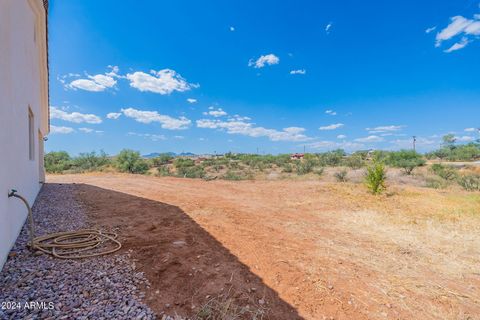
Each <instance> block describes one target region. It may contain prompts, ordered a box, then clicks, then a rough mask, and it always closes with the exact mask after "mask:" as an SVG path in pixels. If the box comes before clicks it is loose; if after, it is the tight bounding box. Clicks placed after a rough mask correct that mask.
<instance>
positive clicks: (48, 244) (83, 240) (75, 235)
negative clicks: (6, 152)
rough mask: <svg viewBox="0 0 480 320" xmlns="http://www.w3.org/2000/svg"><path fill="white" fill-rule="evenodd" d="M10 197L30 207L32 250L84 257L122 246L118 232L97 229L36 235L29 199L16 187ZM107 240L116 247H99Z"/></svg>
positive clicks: (55, 255)
mask: <svg viewBox="0 0 480 320" xmlns="http://www.w3.org/2000/svg"><path fill="white" fill-rule="evenodd" d="M8 197H9V198H10V197H15V198H18V199H20V200H22V202H23V203H24V204H25V206H26V207H27V209H28V224H29V230H30V232H29V233H30V242H29V247H30V250H32V251H35V250H39V251H42V252H44V253H46V254H50V255H52V256H54V257H56V258H59V259H82V258H88V257H96V256H101V255H105V254H109V253H113V252H115V251H118V250H120V248H121V247H122V244H121V243H120V242H119V241H118V240H117V237H118V235H117V234H116V233H112V232H102V231H101V230H97V229H82V230H76V231H66V232H57V233H51V234H47V235H44V236H40V237H35V223H34V220H33V214H32V208H31V207H30V205H29V204H28V201H27V200H26V199H25V198H24V197H23V196H21V195H19V194H17V190H15V189H12V190H11V191H10V192H9V193H8ZM107 242H111V243H113V244H114V247H113V248H111V249H107V250H102V249H101V248H98V247H99V246H100V245H102V244H104V243H107ZM97 248H98V249H97Z"/></svg>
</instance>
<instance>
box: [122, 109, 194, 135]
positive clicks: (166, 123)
mask: <svg viewBox="0 0 480 320" xmlns="http://www.w3.org/2000/svg"><path fill="white" fill-rule="evenodd" d="M121 111H122V112H123V114H124V115H125V116H126V117H129V118H132V119H135V121H137V122H141V123H151V122H158V123H160V125H161V127H162V128H163V129H169V130H181V129H187V128H188V127H189V126H190V124H191V121H190V120H189V119H187V118H185V117H179V118H172V117H170V116H167V115H163V114H159V113H158V112H157V111H143V110H137V109H134V108H127V109H122V110H121Z"/></svg>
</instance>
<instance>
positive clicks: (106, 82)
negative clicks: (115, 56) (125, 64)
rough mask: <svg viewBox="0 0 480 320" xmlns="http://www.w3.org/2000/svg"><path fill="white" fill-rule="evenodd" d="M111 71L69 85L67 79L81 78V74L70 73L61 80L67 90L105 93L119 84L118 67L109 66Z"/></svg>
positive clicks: (77, 80)
mask: <svg viewBox="0 0 480 320" xmlns="http://www.w3.org/2000/svg"><path fill="white" fill-rule="evenodd" d="M109 67H110V68H111V70H110V71H109V72H106V73H104V74H96V75H88V74H87V78H83V79H82V78H80V79H75V80H73V81H70V82H68V83H67V79H68V78H71V77H80V75H79V74H75V73H69V74H67V75H65V76H62V77H60V78H59V80H60V82H62V83H63V85H64V87H65V88H67V89H73V90H77V89H81V90H85V91H92V92H100V91H105V90H106V89H109V88H113V87H115V85H116V84H117V80H115V78H117V77H119V76H118V70H119V69H118V67H117V66H109Z"/></svg>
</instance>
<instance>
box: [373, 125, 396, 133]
mask: <svg viewBox="0 0 480 320" xmlns="http://www.w3.org/2000/svg"><path fill="white" fill-rule="evenodd" d="M404 127H405V126H394V125H391V126H379V127H375V128H366V129H365V130H367V131H368V133H384V132H395V131H399V130H402V128H404Z"/></svg>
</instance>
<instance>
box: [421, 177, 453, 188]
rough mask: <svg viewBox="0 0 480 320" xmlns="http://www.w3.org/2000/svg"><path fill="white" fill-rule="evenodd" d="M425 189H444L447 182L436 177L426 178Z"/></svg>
mask: <svg viewBox="0 0 480 320" xmlns="http://www.w3.org/2000/svg"><path fill="white" fill-rule="evenodd" d="M425 185H426V187H427V188H433V189H445V188H446V187H447V185H448V183H447V181H446V180H444V179H441V178H438V177H428V178H427V179H426V183H425Z"/></svg>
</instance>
